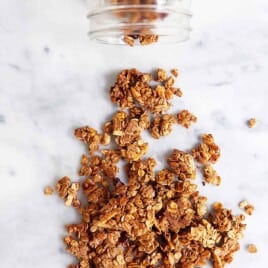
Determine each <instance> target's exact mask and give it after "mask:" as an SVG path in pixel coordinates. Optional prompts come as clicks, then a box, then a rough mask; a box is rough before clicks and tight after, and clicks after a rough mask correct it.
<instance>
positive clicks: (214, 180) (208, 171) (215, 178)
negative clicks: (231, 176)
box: [204, 164, 221, 186]
mask: <svg viewBox="0 0 268 268" xmlns="http://www.w3.org/2000/svg"><path fill="white" fill-rule="evenodd" d="M204 178H205V182H206V183H210V184H214V185H216V186H219V185H220V184H221V177H220V176H219V175H218V174H217V172H216V170H215V169H214V168H213V167H212V166H211V165H210V164H208V165H205V167H204Z"/></svg>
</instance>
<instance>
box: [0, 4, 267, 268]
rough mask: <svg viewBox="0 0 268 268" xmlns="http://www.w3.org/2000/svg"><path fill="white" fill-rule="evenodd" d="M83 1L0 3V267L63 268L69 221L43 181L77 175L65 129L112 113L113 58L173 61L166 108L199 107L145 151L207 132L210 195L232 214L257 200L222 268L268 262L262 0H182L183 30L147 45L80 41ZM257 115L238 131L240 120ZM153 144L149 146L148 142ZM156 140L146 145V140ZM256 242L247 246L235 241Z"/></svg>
mask: <svg viewBox="0 0 268 268" xmlns="http://www.w3.org/2000/svg"><path fill="white" fill-rule="evenodd" d="M86 13H87V8H86V4H85V2H84V1H82V0H58V1H53V0H47V1H44V0H43V1H42V0H27V1H19V0H1V1H0V182H1V184H0V260H1V261H0V267H3V268H11V267H15V268H45V267H46V268H47V267H49V268H64V267H66V266H67V264H69V263H70V262H72V258H71V257H70V256H69V255H68V254H66V253H65V252H64V246H63V244H62V242H61V237H62V236H63V235H64V228H63V225H64V224H66V223H70V222H72V221H74V220H75V219H76V215H75V213H74V212H73V211H72V210H71V209H68V208H65V207H64V206H63V204H62V202H61V200H59V199H58V198H57V197H56V196H52V197H46V196H44V195H43V193H42V191H43V188H44V187H45V186H46V185H50V184H54V183H55V181H56V179H57V178H59V177H61V176H64V175H69V176H71V177H72V178H73V179H76V178H77V175H76V174H77V168H78V163H79V159H80V155H81V154H82V153H83V150H84V147H83V145H82V144H80V143H79V142H78V141H76V139H74V137H73V135H72V133H73V129H74V128H75V127H78V126H82V125H86V124H89V125H91V126H93V127H96V128H99V127H100V124H101V123H102V122H103V121H104V120H106V119H107V116H108V115H110V114H111V113H112V112H113V111H114V109H115V108H114V107H113V106H112V105H111V104H110V102H109V100H108V89H109V85H111V83H112V82H113V81H114V76H115V74H116V73H117V72H118V71H119V70H121V69H124V68H130V67H137V68H139V69H141V70H142V71H150V70H152V69H154V68H156V67H164V68H172V67H177V68H179V70H180V73H181V76H180V79H179V86H181V87H182V89H183V91H184V98H183V99H182V100H180V101H179V102H178V106H177V107H176V108H177V109H184V108H186V109H189V110H190V111H192V112H193V113H195V114H196V115H198V117H199V121H198V123H197V124H196V125H195V126H194V127H193V128H191V129H190V130H184V129H182V128H179V127H177V128H176V131H174V132H173V134H172V135H171V137H168V138H165V139H163V140H161V142H160V143H159V142H158V143H157V141H152V140H149V143H150V155H152V156H154V157H156V158H158V159H161V157H160V156H161V154H162V153H164V152H165V151H166V150H167V149H171V148H173V147H174V146H175V147H177V148H181V149H189V148H190V147H191V146H192V145H193V144H194V143H195V142H196V141H197V135H199V134H201V133H204V132H212V133H213V134H214V135H215V138H216V141H217V142H218V143H219V144H220V146H221V148H222V158H221V161H220V162H219V163H218V164H217V167H216V168H217V170H218V172H219V173H220V174H221V176H222V178H223V183H222V186H221V187H219V188H216V187H212V186H211V187H210V186H207V187H201V188H200V191H201V192H202V193H204V194H206V195H208V197H209V201H210V202H213V201H216V200H221V201H222V202H223V203H224V205H225V206H227V207H229V208H232V209H234V211H236V212H239V209H238V208H237V204H238V202H239V201H241V200H242V199H244V198H246V199H248V200H249V201H250V202H252V203H253V204H254V205H255V206H256V211H255V213H254V216H252V217H249V218H248V219H247V223H248V228H247V231H246V233H245V238H244V239H243V241H242V242H241V247H242V250H241V251H240V252H239V253H237V254H236V256H235V261H234V262H233V264H231V265H230V266H228V267H230V268H238V267H239V268H241V267H243V268H252V267H254V268H256V267H257V268H262V267H267V253H268V227H267V226H268V209H267V204H268V116H267V111H268V110H267V109H268V108H267V106H268V1H267V0H254V1H252V0H243V1H242V0H236V1H233V0H225V1H219V0H202V1H193V13H194V18H193V20H192V26H193V29H194V30H193V32H192V36H191V40H190V41H188V42H187V43H184V44H181V45H176V46H162V47H159V46H155V47H146V48H129V47H123V48H122V47H109V46H103V45H96V44H91V43H90V42H89V40H88V37H87V36H86V33H87V31H88V22H87V19H86ZM251 117H256V118H257V120H258V123H257V125H256V127H255V128H253V129H249V128H248V127H247V126H246V124H245V122H246V120H247V119H249V118H251ZM159 144H160V145H159ZM154 145H157V146H154ZM248 243H255V244H256V245H257V247H258V249H259V252H258V253H257V254H256V255H250V254H248V253H247V252H246V250H245V245H247V244H248Z"/></svg>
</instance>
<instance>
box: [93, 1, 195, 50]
mask: <svg viewBox="0 0 268 268" xmlns="http://www.w3.org/2000/svg"><path fill="white" fill-rule="evenodd" d="M190 2H191V0H89V1H88V4H89V14H88V18H89V21H90V31H89V36H90V39H91V40H96V41H99V42H101V43H106V44H127V45H130V46H134V45H149V44H152V43H156V42H159V43H178V42H182V41H185V40H187V39H188V38H189V34H190V31H191V28H190V18H191V16H192V15H191V12H190V4H191V3H190Z"/></svg>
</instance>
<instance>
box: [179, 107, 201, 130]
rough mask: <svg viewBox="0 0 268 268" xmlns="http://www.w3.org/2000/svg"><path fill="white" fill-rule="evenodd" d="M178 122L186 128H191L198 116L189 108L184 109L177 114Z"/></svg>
mask: <svg viewBox="0 0 268 268" xmlns="http://www.w3.org/2000/svg"><path fill="white" fill-rule="evenodd" d="M177 119H178V123H179V124H180V125H182V126H184V127H185V128H189V127H190V126H191V124H192V123H195V122H196V121H197V117H196V116H195V115H193V114H192V113H190V112H189V111H188V110H183V111H181V112H179V113H178V114H177Z"/></svg>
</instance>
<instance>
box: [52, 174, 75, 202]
mask: <svg viewBox="0 0 268 268" xmlns="http://www.w3.org/2000/svg"><path fill="white" fill-rule="evenodd" d="M70 186H71V179H70V178H69V177H66V176H65V177H63V178H62V179H60V180H59V181H58V182H57V184H56V191H57V193H58V194H59V196H60V197H61V198H65V197H66V196H67V194H68V189H69V188H70Z"/></svg>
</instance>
